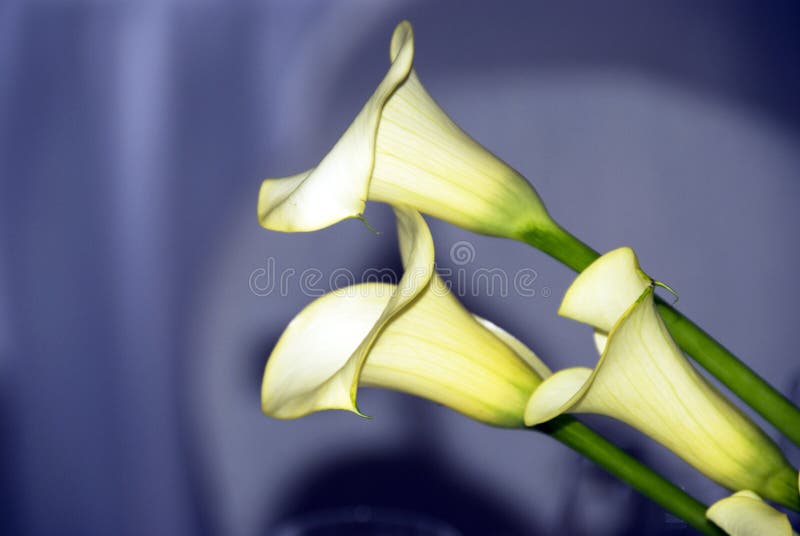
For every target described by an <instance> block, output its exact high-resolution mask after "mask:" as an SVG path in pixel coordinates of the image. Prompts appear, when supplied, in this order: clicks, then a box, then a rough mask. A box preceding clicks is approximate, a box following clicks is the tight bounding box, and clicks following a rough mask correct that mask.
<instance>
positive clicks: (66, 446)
mask: <svg viewBox="0 0 800 536" xmlns="http://www.w3.org/2000/svg"><path fill="white" fill-rule="evenodd" d="M404 18H405V19H409V20H410V21H411V22H412V23H413V24H414V29H415V33H416V51H417V55H416V59H415V65H416V70H417V72H418V73H419V75H420V78H421V80H422V81H423V83H424V84H425V85H426V86H427V88H428V90H429V92H430V93H431V94H432V95H433V97H434V98H435V99H437V101H438V102H439V103H440V104H441V105H442V107H443V108H444V109H445V110H446V111H447V112H448V113H449V114H450V115H451V116H452V117H453V118H454V119H455V120H456V122H457V123H459V124H460V125H461V126H462V127H463V128H464V129H465V130H466V131H467V132H469V133H470V134H472V135H473V136H474V137H475V138H476V139H477V140H479V141H480V142H482V143H483V144H484V145H486V146H487V147H488V148H490V149H491V150H492V151H494V152H495V153H496V154H498V155H499V156H500V157H502V158H503V159H505V160H506V161H507V162H509V163H510V164H511V165H512V166H513V167H515V168H516V169H518V170H520V171H521V172H522V173H523V174H524V175H525V176H526V177H528V178H529V179H530V180H531V181H532V183H533V184H534V185H535V186H536V188H537V189H538V191H539V193H540V194H541V196H542V197H543V199H544V200H545V201H546V203H547V205H548V207H549V209H550V211H551V213H552V214H553V215H554V216H555V217H556V219H557V220H558V221H560V222H561V223H562V224H563V225H564V226H565V227H567V228H568V229H570V230H572V231H573V232H574V233H575V234H576V235H577V236H579V237H581V238H582V239H583V240H584V241H586V242H588V243H589V244H590V245H592V246H593V247H595V248H596V249H599V250H601V251H604V250H608V249H611V248H614V247H617V246H621V245H630V246H633V247H634V248H635V249H636V250H637V251H638V253H639V255H640V258H641V261H642V264H643V267H644V269H645V270H647V271H648V272H649V273H651V274H653V275H654V276H656V277H658V278H660V279H662V280H664V281H666V282H667V283H669V284H670V285H671V286H672V287H673V288H675V289H677V291H678V292H679V294H680V303H679V307H680V309H681V310H682V311H683V312H684V313H686V314H688V315H689V316H690V317H691V318H693V319H694V320H696V321H698V322H699V323H700V324H701V325H702V326H704V327H705V328H706V329H707V330H709V331H710V332H711V333H712V334H714V335H715V336H717V337H718V338H719V339H720V340H722V341H723V342H724V343H725V344H726V345H727V346H729V347H730V348H731V349H732V350H733V351H734V352H735V353H737V354H738V355H740V356H741V357H743V358H744V359H745V360H746V362H748V363H749V364H750V365H751V366H752V367H753V368H755V369H756V370H757V371H758V372H759V373H761V374H762V375H763V376H765V377H766V378H767V379H768V380H769V381H770V382H772V383H773V384H774V385H776V386H777V387H778V388H779V389H780V390H782V391H783V392H784V393H786V394H787V395H789V396H792V397H794V398H795V400H798V398H800V394H798V391H799V390H800V388H799V387H798V378H799V375H800V360H798V358H797V344H796V341H797V327H796V326H797V321H798V313H797V305H796V304H797V303H798V301H800V286H798V285H797V275H796V274H797V272H798V268H800V265H799V260H800V254H799V253H798V251H797V236H796V233H797V231H798V229H800V211H798V210H797V204H798V202H800V150H799V149H800V70H798V60H797V58H798V53H800V33H798V32H797V28H798V27H800V16H799V14H798V4H797V3H796V2H779V1H775V2H769V3H763V2H738V1H722V0H720V1H716V2H714V1H703V2H694V1H691V2H690V1H675V2H660V3H654V2H647V3H645V2H637V1H630V2H623V1H613V0H612V1H608V2H603V3H599V2H547V3H545V2H522V1H518V2H511V1H509V2H496V3H489V2H485V3H484V2H461V1H459V2H455V1H438V2H423V1H394V2H375V1H368V0H361V1H352V0H347V1H337V2H328V1H323V0H319V1H308V0H299V1H292V2H289V1H286V2H277V1H272V2H259V1H222V0H219V1H213V0H205V1H199V2H190V1H183V0H173V1H140V2H132V1H131V2H127V1H117V2H115V1H111V0H108V1H102V0H76V1H72V2H67V1H57V0H30V1H22V0H5V1H4V2H2V3H0V533H2V534H20V535H51V534H59V535H95V534H97V535H101V534H102V535H105V534H121V535H126V534H131V535H134V534H136V535H140V534H170V535H184V534H186V535H194V534H198V535H203V534H205V535H217V534H225V535H231V536H256V535H277V536H281V535H284V536H285V535H288V534H296V535H300V534H311V532H309V530H310V527H313V526H315V525H319V524H321V523H327V522H329V521H331V520H337V519H339V520H344V521H348V520H356V521H364V520H370V519H371V520H377V521H379V522H382V523H384V522H385V523H387V524H391V523H393V522H394V521H393V520H397V519H401V520H404V522H407V523H408V522H413V524H415V525H416V526H417V527H418V530H419V532H418V533H419V534H453V535H457V534H462V535H473V534H474V535H521V534H533V535H535V534H575V535H582V534H601V535H602V534H609V535H611V534H642V533H647V534H683V533H688V530H687V529H686V527H685V526H684V525H683V524H682V523H681V522H680V521H678V520H676V519H673V518H671V517H670V516H668V515H665V514H664V513H663V511H661V510H660V509H659V508H658V507H656V506H654V505H653V504H652V503H650V502H649V501H647V500H645V499H642V498H641V497H639V496H638V495H637V494H635V493H634V492H632V491H630V490H629V489H628V488H626V487H625V486H623V485H621V484H619V483H617V482H616V481H614V480H613V479H611V478H609V477H607V476H605V475H604V473H602V472H601V471H599V470H597V469H595V468H594V467H592V466H591V465H590V464H588V463H586V462H584V461H582V459H581V458H580V457H578V456H577V455H575V454H573V453H571V452H570V451H568V450H567V449H566V448H565V447H563V446H561V445H560V444H558V443H556V442H554V441H551V440H550V439H549V438H547V437H545V436H541V435H538V434H535V433H526V432H519V431H517V432H512V431H504V430H497V429H493V428H490V427H487V426H484V425H480V424H477V423H474V422H471V421H469V420H468V419H466V418H464V417H461V416H460V415H458V414H455V413H453V412H451V411H449V410H447V409H444V408H440V407H437V406H434V405H433V404H430V403H428V402H426V401H422V400H417V399H414V398H412V397H409V396H405V395H401V394H397V393H390V392H383V391H381V392H378V391H372V390H363V391H362V392H361V393H360V395H359V396H360V406H361V408H362V409H363V410H364V411H365V412H367V413H368V414H369V415H372V416H374V419H372V420H364V419H360V418H358V417H356V416H354V415H351V414H344V413H331V412H327V413H324V414H316V415H312V416H310V417H308V418H304V419H301V420H298V421H289V422H283V421H276V420H271V419H268V418H266V417H264V416H263V415H262V414H261V412H260V408H259V386H260V381H261V375H262V373H263V368H264V365H265V363H266V359H267V356H268V355H269V352H270V350H271V348H272V346H273V345H274V343H275V341H276V340H277V337H278V336H279V335H280V333H281V331H282V330H283V328H284V327H285V326H286V324H287V323H288V321H289V320H290V319H291V318H292V317H293V316H294V315H295V314H296V313H297V312H298V311H299V310H300V309H301V308H302V307H303V306H304V305H305V304H306V303H308V302H310V301H311V300H312V299H313V296H312V295H311V294H312V293H310V292H308V289H307V288H306V289H305V290H304V287H303V286H302V285H301V284H300V282H299V276H300V274H301V273H302V272H303V271H304V270H308V269H314V270H319V271H320V272H321V273H322V274H323V275H324V276H323V278H322V279H321V280H319V281H318V282H317V283H315V290H328V289H330V288H333V287H337V286H341V285H342V284H346V283H347V282H348V281H347V277H345V278H344V280H343V279H342V278H341V277H340V275H341V274H342V273H344V272H342V270H348V271H349V273H353V274H361V273H363V272H364V270H366V269H368V268H392V269H395V270H397V269H399V257H398V254H397V252H396V247H397V246H396V240H395V237H394V222H393V220H392V215H391V213H390V211H389V210H387V208H386V207H383V206H378V205H370V206H369V207H368V211H367V214H366V215H367V217H368V218H369V220H370V222H371V223H372V224H373V225H374V226H375V227H377V228H378V229H379V230H381V231H382V233H381V234H380V235H378V236H375V235H373V234H372V233H370V232H369V231H368V230H366V229H365V227H364V226H363V225H362V224H361V223H360V222H358V221H348V222H344V223H342V224H339V225H337V226H334V227H332V228H330V229H327V230H324V231H320V232H317V233H310V234H302V235H284V234H279V233H275V232H269V231H266V230H264V229H261V228H260V227H259V226H258V223H257V221H256V217H255V207H256V197H257V192H258V188H259V185H260V182H261V180H262V179H263V178H265V177H277V176H283V175H288V174H293V173H296V172H299V171H301V170H304V169H307V168H309V167H311V166H313V165H315V164H316V163H317V162H318V161H319V159H320V158H321V157H322V155H324V154H325V152H326V151H327V150H328V149H329V148H330V146H331V145H332V144H333V143H334V142H335V140H336V139H337V138H338V136H339V135H340V134H341V132H342V131H343V130H344V129H345V128H346V127H347V125H348V124H349V122H350V121H351V120H352V118H353V117H354V116H355V115H356V113H357V112H358V110H359V109H360V107H361V105H362V104H363V103H364V102H365V100H366V99H367V97H368V96H369V95H370V93H371V92H372V90H373V89H374V87H375V86H376V84H377V83H378V81H379V80H380V79H381V77H382V76H383V74H384V73H385V70H386V68H387V65H388V45H389V38H390V36H391V32H392V29H393V28H394V26H395V24H396V23H397V22H399V21H400V20H402V19H404ZM430 223H431V225H432V230H433V233H434V238H435V240H436V243H437V255H438V261H439V264H440V267H441V268H442V269H443V270H447V269H450V274H451V275H452V274H457V273H459V270H466V271H467V273H471V272H472V271H474V270H479V269H482V268H486V269H495V268H499V269H501V270H504V271H506V272H507V273H514V272H516V271H518V270H521V269H525V270H529V271H532V273H535V277H534V278H533V281H532V282H531V288H532V289H533V290H534V293H533V295H530V293H528V295H525V296H523V295H520V293H515V292H513V291H512V292H510V293H508V295H505V296H503V295H500V294H499V293H497V292H494V293H493V292H489V291H478V292H463V293H461V294H462V301H464V302H465V303H466V305H467V306H468V307H469V308H471V309H472V310H473V311H474V312H476V313H478V314H481V315H483V316H485V317H488V318H489V319H491V320H493V321H494V322H496V323H497V324H499V325H501V326H503V327H504V328H506V329H507V330H508V331H510V332H511V333H513V334H515V335H516V336H518V337H519V338H521V339H522V340H523V341H525V342H526V343H528V344H529V345H530V346H531V347H532V348H533V349H534V350H535V351H536V352H537V353H538V354H539V355H540V356H541V357H542V358H543V359H544V360H545V361H546V362H548V363H549V364H550V365H551V366H552V367H553V368H562V367H566V366H572V365H578V364H580V365H587V366H592V365H593V364H594V362H595V361H596V355H595V353H594V350H593V348H592V344H591V337H590V333H589V330H588V328H585V327H584V326H580V325H578V324H576V323H573V322H570V321H567V320H565V319H561V318H558V317H557V316H556V314H555V312H556V310H557V308H558V304H559V301H560V299H561V296H562V295H563V292H564V290H565V288H566V287H567V285H568V284H569V283H570V281H571V279H572V277H573V274H571V273H570V272H569V270H567V269H566V268H564V267H562V266H560V265H558V264H557V263H556V262H555V261H552V260H551V259H549V258H547V257H546V256H544V255H543V254H541V253H539V252H537V251H535V250H532V249H530V248H528V247H526V246H524V245H521V244H517V243H512V242H510V241H503V240H498V239H490V238H486V237H480V236H475V235H471V234H469V233H467V232H464V231H462V230H460V229H457V228H454V227H452V226H449V225H447V224H443V223H441V222H438V221H430ZM462 242H467V243H468V245H469V247H470V248H471V249H470V251H471V256H469V257H467V258H466V261H465V258H464V257H457V256H455V255H454V254H453V252H454V251H455V247H456V245H459V244H461V243H462ZM461 245H462V246H463V244H461ZM337 269H338V270H339V271H337ZM269 274H282V275H283V276H285V277H284V279H285V284H280V281H279V282H278V283H277V284H275V286H274V287H273V288H270V285H269V281H268V280H267V279H264V278H265V277H267V276H268V275H269ZM287 274H288V275H287ZM281 281H282V280H281ZM274 282H275V280H273V283H274ZM588 420H589V421H590V422H591V424H593V425H594V426H596V427H597V428H598V429H600V430H603V431H604V432H608V433H609V434H613V435H614V437H615V438H616V439H617V440H618V442H619V443H620V444H621V445H623V446H624V447H625V448H626V449H629V450H630V451H632V452H634V453H636V454H637V455H639V456H641V457H642V458H643V459H645V460H646V461H647V462H648V463H651V464H652V465H654V466H656V467H658V468H659V469H661V470H663V471H665V472H667V473H668V474H669V475H670V476H671V477H673V478H674V479H675V481H676V482H678V483H679V484H680V485H682V486H683V487H685V489H686V490H687V491H689V492H690V493H692V494H693V495H695V496H697V497H699V498H701V499H702V500H704V501H709V502H710V501H713V500H716V499H718V498H720V497H722V496H723V495H724V494H725V492H724V490H722V489H721V488H719V487H717V486H716V485H714V484H711V483H709V482H708V481H707V480H705V479H704V478H702V477H700V476H699V475H698V474H697V473H696V472H695V471H694V470H692V469H691V468H689V467H688V466H686V465H685V464H684V463H683V462H681V461H680V460H678V459H676V458H675V457H674V456H672V455H671V454H669V453H668V452H666V451H664V450H663V449H661V448H659V447H658V446H656V445H654V444H652V442H650V441H647V440H645V439H644V438H642V437H641V436H640V435H639V434H637V433H636V432H634V431H632V430H630V429H628V428H627V427H624V426H621V425H618V424H615V423H613V422H610V421H609V420H607V419H588ZM767 431H768V432H769V433H770V434H771V435H773V437H775V436H776V434H775V433H774V430H772V429H771V428H767ZM784 446H786V447H787V449H788V445H785V444H784ZM789 454H790V455H791V456H793V457H794V458H793V461H794V462H795V463H797V462H798V459H797V452H796V451H789ZM409 520H410V521H409ZM420 527H427V529H425V530H427V531H428V532H425V531H423V529H422V528H420ZM343 530H344V529H343ZM304 531H305V532H304ZM340 533H342V534H347V533H348V532H347V531H340ZM351 533H352V532H351ZM391 534H394V533H391ZM415 534H416V533H415Z"/></svg>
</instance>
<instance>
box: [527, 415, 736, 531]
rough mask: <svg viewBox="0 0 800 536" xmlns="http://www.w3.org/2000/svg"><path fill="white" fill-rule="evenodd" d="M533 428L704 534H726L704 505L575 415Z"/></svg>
mask: <svg viewBox="0 0 800 536" xmlns="http://www.w3.org/2000/svg"><path fill="white" fill-rule="evenodd" d="M534 429H535V430H538V431H540V432H544V433H545V434H547V435H549V436H551V437H553V438H555V439H557V440H558V441H560V442H561V443H563V444H565V445H567V446H568V447H569V448H571V449H572V450H574V451H576V452H579V453H580V454H583V455H584V456H586V457H587V458H589V459H590V460H592V461H593V462H595V463H596V464H597V465H599V466H600V467H602V468H603V469H605V470H606V471H608V472H609V473H611V474H612V475H614V476H616V477H617V478H619V479H620V480H622V481H623V482H625V483H627V484H628V485H630V486H632V487H633V488H634V489H636V490H637V491H638V492H639V493H641V494H643V495H645V496H646V497H649V498H650V499H652V500H653V501H655V502H656V503H658V504H659V505H661V506H662V507H663V508H665V509H666V510H668V511H670V512H672V513H673V514H675V515H676V516H678V517H680V518H681V519H683V520H684V521H686V522H687V523H689V524H690V525H691V526H692V527H694V528H696V529H697V530H699V531H700V532H702V533H703V534H713V535H724V534H725V533H724V532H723V531H721V530H720V529H718V528H717V527H716V526H715V525H714V524H713V523H711V522H710V521H709V520H708V519H706V508H707V507H706V506H705V505H703V504H702V503H701V502H699V501H698V500H697V499H695V498H694V497H692V496H690V495H689V494H687V493H686V492H685V491H683V490H682V489H680V488H679V487H678V486H676V485H675V484H673V483H672V482H670V481H669V480H667V479H666V478H664V477H663V476H661V475H660V474H658V473H656V472H655V471H653V470H652V469H650V468H649V467H647V466H646V465H644V464H643V463H642V462H640V461H639V460H637V459H636V458H634V457H633V456H631V455H630V454H628V453H627V452H625V451H623V450H622V449H620V448H619V447H617V446H616V445H614V444H613V443H611V442H610V441H608V440H607V439H606V438H604V437H603V436H601V435H599V434H598V433H596V432H594V431H593V430H592V429H591V428H589V427H587V426H585V425H584V424H583V423H581V422H580V421H578V420H576V419H575V418H573V417H570V416H568V415H561V416H559V417H556V418H555V419H552V420H550V421H548V422H546V423H543V424H540V425H538V426H536V427H535V428H534Z"/></svg>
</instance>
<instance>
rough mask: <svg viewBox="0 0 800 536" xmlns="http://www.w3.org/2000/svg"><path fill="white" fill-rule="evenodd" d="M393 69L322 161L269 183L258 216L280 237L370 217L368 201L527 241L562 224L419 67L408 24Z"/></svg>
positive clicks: (397, 41) (399, 34) (395, 40)
mask: <svg viewBox="0 0 800 536" xmlns="http://www.w3.org/2000/svg"><path fill="white" fill-rule="evenodd" d="M390 59H391V66H390V67H389V71H388V72H387V74H386V76H385V77H384V78H383V80H382V81H381V83H380V84H379V85H378V88H377V89H376V90H375V92H374V93H373V94H372V96H371V97H370V99H369V100H368V101H367V103H366V104H365V105H364V107H363V108H362V109H361V111H360V112H359V114H358V115H357V116H356V118H355V120H353V123H352V124H351V125H350V126H349V127H348V128H347V130H346V131H345V132H344V134H343V135H342V137H341V138H340V139H339V141H337V142H336V144H335V145H334V146H333V148H332V149H331V150H330V152H329V153H328V154H327V155H326V156H325V157H324V158H323V159H322V160H321V161H320V163H319V164H318V165H317V166H316V167H314V168H312V169H310V170H308V171H304V172H303V173H299V174H297V175H294V176H290V177H285V178H278V179H266V180H264V181H263V183H262V185H261V191H260V193H259V199H258V219H259V222H260V223H261V225H262V226H263V227H266V228H267V229H272V230H276V231H287V232H292V231H314V230H317V229H321V228H323V227H327V226H329V225H332V224H334V223H336V222H338V221H341V220H343V219H345V218H353V217H360V216H361V214H362V213H363V212H364V206H365V202H366V201H367V200H372V201H382V202H386V203H389V204H391V205H405V206H409V207H413V208H415V209H417V210H419V211H421V212H424V213H427V214H430V215H432V216H435V217H437V218H440V219H442V220H446V221H448V222H450V223H454V224H456V225H459V226H461V227H464V228H466V229H470V230H472V231H475V232H478V233H483V234H490V235H496V236H503V237H511V238H519V237H521V236H523V235H524V234H526V233H527V234H537V233H539V234H546V231H547V230H549V229H551V228H552V227H554V225H555V224H554V223H553V222H552V220H551V219H550V217H549V216H548V215H547V212H546V211H545V209H544V206H543V205H542V202H541V200H540V199H539V196H538V195H537V194H536V192H535V190H534V189H533V187H532V186H531V185H530V184H529V183H528V182H527V181H526V180H525V179H524V178H523V177H522V176H521V175H520V174H519V173H517V172H516V171H514V170H513V169H512V168H511V167H509V166H508V165H507V164H505V163H504V162H502V161H501V160H500V159H498V158H497V157H495V156H494V155H493V154H491V153H490V152H489V151H487V150H486V149H485V148H484V147H482V146H481V145H480V144H478V143H477V142H476V141H475V140H473V139H472V138H470V137H469V136H468V135H467V134H466V133H465V132H464V131H462V130H461V129H460V128H459V127H458V126H457V125H456V124H455V123H454V122H453V121H452V120H451V119H450V118H449V117H448V116H447V114H445V113H444V111H442V109H441V108H440V107H439V106H438V105H437V104H436V102H434V100H433V99H432V98H431V97H430V95H428V93H427V91H425V88H424V87H423V86H422V84H421V83H420V81H419V79H418V78H417V75H416V73H415V72H414V70H413V68H412V63H413V59H414V36H413V32H412V29H411V24H409V23H408V22H406V21H404V22H401V23H400V24H399V25H398V26H397V28H396V29H395V31H394V35H393V36H392V42H391V47H390Z"/></svg>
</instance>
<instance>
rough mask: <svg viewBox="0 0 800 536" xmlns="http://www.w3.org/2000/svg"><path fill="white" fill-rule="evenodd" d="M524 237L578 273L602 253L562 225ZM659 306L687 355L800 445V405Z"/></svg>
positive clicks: (669, 309) (660, 303) (665, 306)
mask: <svg viewBox="0 0 800 536" xmlns="http://www.w3.org/2000/svg"><path fill="white" fill-rule="evenodd" d="M522 240H523V241H524V242H526V243H527V244H530V245H531V246H533V247H535V248H537V249H540V250H542V251H543V252H545V253H547V254H548V255H550V256H551V257H553V258H555V259H556V260H558V261H561V262H562V263H564V264H565V265H567V266H569V267H570V268H572V269H573V270H575V271H577V272H581V271H583V270H584V269H585V268H586V267H587V266H589V265H590V264H591V263H592V262H593V261H594V260H595V259H596V258H597V257H599V256H600V254H599V253H597V252H596V251H595V250H593V249H592V248H590V247H589V246H587V245H586V244H584V243H583V242H581V241H580V240H578V239H577V238H576V237H575V236H573V235H572V234H570V233H569V232H568V231H566V230H565V229H563V228H561V227H558V226H555V228H553V229H551V230H549V231H544V232H542V231H533V232H528V233H526V234H524V236H523V238H522ZM657 305H658V310H659V312H660V313H661V316H662V318H663V319H664V323H665V324H666V325H667V328H669V332H670V334H671V335H672V337H673V338H674V339H675V342H677V343H678V344H679V345H680V347H681V348H683V350H684V351H685V352H686V353H687V354H689V355H690V356H692V358H694V360H695V361H696V362H697V363H698V364H700V366H702V367H703V368H704V369H706V370H707V371H708V372H710V373H711V374H712V375H713V376H714V377H716V378H717V379H718V380H719V381H721V382H722V383H723V384H724V385H725V386H726V387H728V388H729V389H730V390H731V391H732V392H733V393H735V394H736V396H738V397H739V398H741V399H742V400H743V401H744V402H745V403H747V404H748V405H749V406H750V407H752V408H753V409H754V410H756V411H757V412H758V413H759V414H761V416H763V417H764V418H765V419H766V420H767V421H769V422H770V423H772V425H773V426H775V428H777V429H778V430H780V431H781V433H783V434H784V435H785V436H786V437H788V438H789V439H790V440H792V441H793V442H794V443H795V444H797V445H798V446H800V408H798V407H797V406H795V405H794V404H792V403H791V402H790V401H789V400H788V399H787V398H786V397H785V396H783V395H782V394H781V393H779V392H778V391H776V390H775V388H774V387H772V386H771V385H770V384H769V383H767V382H766V381H764V379H763V378H761V377H760V376H759V375H758V374H756V373H755V372H754V371H753V370H752V369H750V368H749V367H748V366H747V365H745V364H744V363H742V362H741V361H740V360H739V359H738V358H737V357H736V356H735V355H733V354H732V353H731V352H729V351H728V350H727V349H726V348H725V347H724V346H722V345H721V344H720V343H718V342H717V341H715V340H714V339H713V338H712V337H711V336H710V335H709V334H708V333H706V332H705V331H703V330H702V329H701V328H700V327H699V326H697V325H696V324H695V323H694V322H692V321H691V320H689V319H688V318H686V317H685V316H683V315H682V314H681V313H680V312H678V311H677V310H675V309H674V308H673V307H671V306H670V305H668V304H667V303H665V302H664V301H663V300H660V299H659V300H658V304H657Z"/></svg>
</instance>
